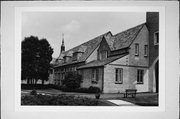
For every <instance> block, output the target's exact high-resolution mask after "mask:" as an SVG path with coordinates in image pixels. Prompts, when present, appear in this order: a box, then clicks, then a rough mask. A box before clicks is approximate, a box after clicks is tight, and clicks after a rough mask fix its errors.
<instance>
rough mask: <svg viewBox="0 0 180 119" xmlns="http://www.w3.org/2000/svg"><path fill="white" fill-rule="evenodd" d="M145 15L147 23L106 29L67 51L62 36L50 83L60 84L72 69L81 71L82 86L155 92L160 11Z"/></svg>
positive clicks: (122, 90)
mask: <svg viewBox="0 0 180 119" xmlns="http://www.w3.org/2000/svg"><path fill="white" fill-rule="evenodd" d="M146 17H147V19H146V23H143V24H140V25H138V26H135V27H133V28H130V29H128V30H126V31H123V32H120V33H118V34H115V35H113V34H112V33H111V32H110V31H109V32H107V33H105V34H102V35H100V36H98V37H96V38H94V39H92V40H89V41H88V42H85V43H83V44H81V45H79V46H76V47H74V48H72V49H70V50H68V51H65V46H64V39H63V42H62V46H61V53H60V55H59V57H58V58H57V59H56V62H55V64H54V68H53V70H54V71H53V76H54V78H53V83H54V84H56V85H62V80H64V77H65V74H66V73H67V72H69V71H73V72H79V73H80V74H81V75H82V77H83V82H82V83H81V87H85V88H89V87H90V86H96V87H99V88H100V89H101V91H102V92H103V93H119V92H124V90H125V89H129V88H131V89H137V91H138V92H158V43H159V33H158V31H159V28H158V27H159V14H158V13H147V15H146ZM51 76H52V75H51Z"/></svg>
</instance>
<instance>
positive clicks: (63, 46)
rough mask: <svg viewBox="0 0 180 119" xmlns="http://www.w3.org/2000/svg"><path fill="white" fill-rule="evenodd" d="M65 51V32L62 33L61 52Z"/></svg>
mask: <svg viewBox="0 0 180 119" xmlns="http://www.w3.org/2000/svg"><path fill="white" fill-rule="evenodd" d="M64 51H65V45H64V34H62V44H61V53H62V52H64Z"/></svg>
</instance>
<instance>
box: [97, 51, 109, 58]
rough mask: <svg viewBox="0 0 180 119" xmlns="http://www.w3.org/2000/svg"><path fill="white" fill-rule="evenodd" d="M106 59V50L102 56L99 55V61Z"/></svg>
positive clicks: (101, 53) (102, 52)
mask: <svg viewBox="0 0 180 119" xmlns="http://www.w3.org/2000/svg"><path fill="white" fill-rule="evenodd" d="M106 58H107V51H106V50H104V51H101V52H100V55H99V59H100V60H103V59H106Z"/></svg>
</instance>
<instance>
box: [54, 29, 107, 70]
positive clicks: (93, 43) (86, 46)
mask: <svg viewBox="0 0 180 119" xmlns="http://www.w3.org/2000/svg"><path fill="white" fill-rule="evenodd" d="M109 33H110V32H107V33H105V34H102V35H100V36H98V37H96V38H94V39H92V40H89V41H88V42H85V43H83V44H81V45H79V46H76V47H74V48H72V49H70V50H68V51H65V52H62V53H61V54H60V56H59V57H58V59H59V63H58V65H56V67H58V66H62V65H67V64H72V63H78V62H83V61H86V59H87V58H88V57H89V56H90V55H91V53H92V52H93V51H94V50H95V49H96V48H97V47H98V45H99V44H100V42H101V40H102V38H103V36H106V35H108V34H109ZM75 52H83V53H82V55H81V57H80V58H79V59H78V60H76V61H73V60H72V58H70V59H69V61H68V62H66V63H63V60H62V59H63V57H64V56H71V57H72V55H73V53H75Z"/></svg>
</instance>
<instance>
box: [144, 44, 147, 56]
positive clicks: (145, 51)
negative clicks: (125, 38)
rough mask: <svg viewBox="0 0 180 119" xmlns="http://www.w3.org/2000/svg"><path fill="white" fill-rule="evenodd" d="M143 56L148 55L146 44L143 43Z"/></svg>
mask: <svg viewBox="0 0 180 119" xmlns="http://www.w3.org/2000/svg"><path fill="white" fill-rule="evenodd" d="M144 56H148V45H144Z"/></svg>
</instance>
